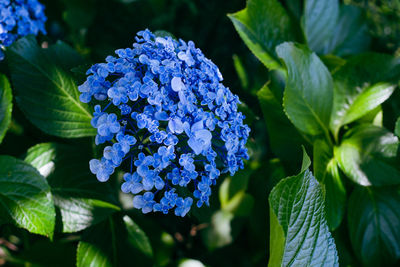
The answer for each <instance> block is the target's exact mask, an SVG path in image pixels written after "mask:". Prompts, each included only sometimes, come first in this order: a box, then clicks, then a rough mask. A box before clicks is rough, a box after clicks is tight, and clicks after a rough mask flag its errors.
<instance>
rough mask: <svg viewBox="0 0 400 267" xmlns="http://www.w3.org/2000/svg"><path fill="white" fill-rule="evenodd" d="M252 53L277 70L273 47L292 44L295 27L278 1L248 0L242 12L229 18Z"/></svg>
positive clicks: (277, 65)
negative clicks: (286, 43)
mask: <svg viewBox="0 0 400 267" xmlns="http://www.w3.org/2000/svg"><path fill="white" fill-rule="evenodd" d="M228 17H229V18H230V19H231V21H232V23H233V25H234V26H235V29H236V31H237V32H238V33H239V35H240V37H241V38H242V40H243V41H244V43H245V44H246V45H247V46H248V47H249V49H250V50H251V52H253V54H254V55H255V56H256V57H257V58H258V59H259V60H260V61H261V62H262V63H263V64H264V65H265V66H266V67H267V68H269V69H277V68H280V67H281V66H280V64H279V60H278V58H277V57H276V54H275V47H276V46H277V45H279V44H281V43H283V42H285V41H295V40H296V35H295V32H296V31H295V26H294V25H293V23H292V21H291V20H290V18H289V16H288V14H287V13H286V11H285V9H284V8H283V7H282V6H281V4H280V3H279V2H278V1H277V0H249V1H248V2H247V6H246V8H245V9H243V10H241V11H239V12H237V13H234V14H230V15H228Z"/></svg>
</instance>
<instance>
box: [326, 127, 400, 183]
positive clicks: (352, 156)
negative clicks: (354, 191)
mask: <svg viewBox="0 0 400 267" xmlns="http://www.w3.org/2000/svg"><path fill="white" fill-rule="evenodd" d="M398 146H399V140H398V138H397V137H396V136H394V135H393V133H391V132H389V131H387V130H385V129H384V128H381V127H377V126H373V125H361V126H358V127H355V128H353V129H352V130H351V131H349V132H348V133H347V134H346V135H345V136H344V140H343V142H342V143H341V144H340V146H339V147H335V150H334V154H335V158H336V159H337V161H338V163H339V166H340V169H341V170H342V171H343V172H344V173H345V174H346V176H347V177H349V178H350V179H351V180H353V181H354V182H356V183H358V184H360V185H363V186H370V185H376V186H382V185H393V184H400V170H399V162H398V159H396V154H397V149H398Z"/></svg>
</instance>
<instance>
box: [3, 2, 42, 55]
mask: <svg viewBox="0 0 400 267" xmlns="http://www.w3.org/2000/svg"><path fill="white" fill-rule="evenodd" d="M46 20H47V18H46V15H45V14H44V6H43V5H42V4H41V3H39V2H38V1H37V0H0V47H1V48H4V47H7V46H10V45H11V44H12V43H13V42H14V41H15V40H17V39H18V38H20V37H23V36H26V35H29V34H34V35H37V34H38V33H39V32H42V33H43V34H46V29H45V27H44V23H45V22H46ZM3 59H4V53H3V52H2V51H1V50H0V60H3Z"/></svg>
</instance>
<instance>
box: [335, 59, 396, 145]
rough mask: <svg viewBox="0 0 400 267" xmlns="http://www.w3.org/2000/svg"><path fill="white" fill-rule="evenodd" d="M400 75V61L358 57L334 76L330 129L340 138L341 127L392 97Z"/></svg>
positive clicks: (350, 60)
mask: <svg viewBox="0 0 400 267" xmlns="http://www.w3.org/2000/svg"><path fill="white" fill-rule="evenodd" d="M399 75H400V59H399V58H394V57H392V56H389V55H384V54H376V53H366V54H361V55H358V56H355V57H353V58H351V59H349V60H348V61H347V63H346V64H345V65H344V66H343V67H342V68H341V69H339V71H337V72H336V73H335V74H334V75H333V79H334V103H333V111H332V116H331V121H330V128H331V130H332V131H333V132H334V133H335V136H336V137H337V136H338V132H339V129H340V127H341V126H343V125H345V124H347V123H350V122H353V121H354V120H356V119H359V118H361V117H362V116H364V115H365V114H367V113H368V112H369V111H371V110H373V109H374V108H376V107H377V106H378V105H380V104H381V103H383V102H384V101H385V100H386V99H388V98H389V97H390V95H391V94H392V93H393V90H394V88H395V85H396V84H397V83H398V80H399V78H398V76H399Z"/></svg>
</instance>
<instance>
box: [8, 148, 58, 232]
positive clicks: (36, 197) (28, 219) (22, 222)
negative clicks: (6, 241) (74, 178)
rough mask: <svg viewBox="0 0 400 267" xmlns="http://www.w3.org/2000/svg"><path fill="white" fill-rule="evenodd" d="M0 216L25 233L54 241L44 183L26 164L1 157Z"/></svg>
mask: <svg viewBox="0 0 400 267" xmlns="http://www.w3.org/2000/svg"><path fill="white" fill-rule="evenodd" d="M0 214H2V215H3V216H6V217H7V218H9V219H10V220H11V221H12V222H13V223H15V224H16V225H17V226H19V227H22V228H25V229H27V230H28V231H30V232H32V233H35V234H41V235H45V236H48V237H50V238H52V237H53V231H54V224H55V217H56V213H55V210H54V204H53V200H52V199H51V194H50V187H49V185H48V184H47V182H46V180H45V179H44V178H43V177H42V176H41V175H40V174H39V173H38V172H37V171H36V170H35V169H34V168H33V167H32V166H30V165H29V164H27V163H25V162H23V161H21V160H18V159H15V158H13V157H9V156H0Z"/></svg>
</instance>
